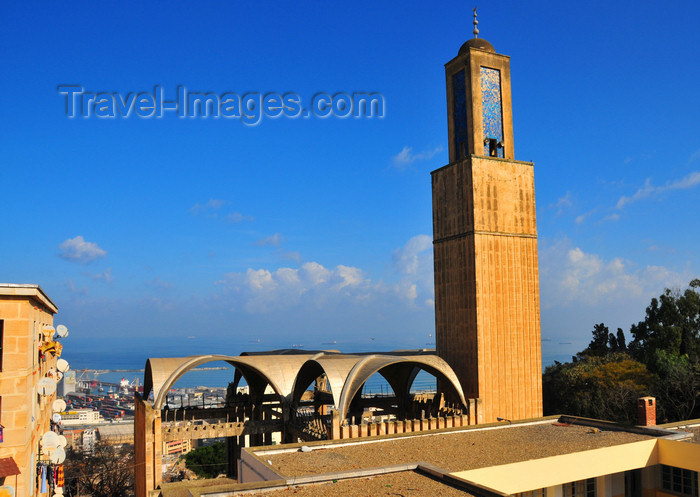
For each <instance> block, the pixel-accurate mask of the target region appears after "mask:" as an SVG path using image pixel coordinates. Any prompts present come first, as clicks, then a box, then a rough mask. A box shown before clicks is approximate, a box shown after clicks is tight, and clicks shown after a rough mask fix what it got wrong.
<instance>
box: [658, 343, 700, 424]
mask: <svg viewBox="0 0 700 497" xmlns="http://www.w3.org/2000/svg"><path fill="white" fill-rule="evenodd" d="M652 368H653V370H654V372H655V373H656V381H655V386H654V395H655V396H656V400H657V403H656V405H657V410H658V412H657V417H658V418H659V419H661V420H664V421H666V420H668V421H681V420H684V419H690V418H691V417H692V415H693V412H694V411H695V408H696V406H697V401H698V397H700V366H698V364H697V362H692V361H691V360H690V359H689V358H688V356H687V355H684V356H679V355H675V354H672V353H670V352H667V351H665V350H657V351H656V353H655V354H654V364H653V366H652Z"/></svg>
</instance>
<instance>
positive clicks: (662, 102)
mask: <svg viewBox="0 0 700 497" xmlns="http://www.w3.org/2000/svg"><path fill="white" fill-rule="evenodd" d="M561 5H562V4H560V3H555V2H498V3H496V2H489V3H480V5H479V20H480V25H479V28H480V30H481V36H482V37H483V38H486V39H487V40H489V41H490V42H491V43H492V44H493V45H494V46H495V47H496V50H497V51H498V52H500V53H503V54H506V55H509V56H511V73H512V88H513V95H512V96H513V109H514V110H513V113H514V129H515V131H514V132H515V156H516V158H517V159H520V160H532V161H534V162H535V179H536V196H537V208H538V211H537V215H538V231H539V247H540V272H541V282H540V286H541V308H542V334H543V337H544V338H545V341H543V355H544V358H545V361H548V360H551V359H552V358H562V357H563V358H566V356H567V355H570V354H573V353H575V352H576V351H578V350H580V349H581V348H583V347H584V346H585V345H586V344H587V342H588V341H589V339H590V330H591V329H592V327H593V324H595V323H597V322H601V321H604V322H605V323H606V324H608V326H610V327H611V328H617V327H618V326H619V327H622V328H624V329H625V330H628V329H629V325H630V324H632V323H633V322H636V321H639V320H640V319H642V318H643V316H644V308H645V307H646V305H647V304H648V302H649V300H650V298H651V297H652V296H656V295H658V294H660V293H661V292H662V291H663V289H664V288H665V287H667V286H674V287H682V286H684V285H685V284H687V283H688V282H689V281H690V279H692V278H693V277H697V276H699V275H700V259H699V257H698V251H697V242H698V232H699V230H698V228H699V227H700V225H699V221H698V215H697V213H698V201H697V198H698V197H697V195H698V191H699V189H700V134H699V133H698V131H699V128H700V126H699V125H698V118H697V116H698V115H700V96H699V94H698V83H697V82H698V79H699V76H700V65H699V64H698V63H697V60H698V55H699V54H698V46H700V34H699V33H700V32H699V31H698V30H697V26H696V20H697V19H698V17H700V4H698V3H697V2H690V1H687V2H668V3H666V4H664V5H663V7H661V6H660V5H659V4H658V2H650V1H641V2H640V1H637V2H631V1H624V2H605V3H603V2H586V3H580V2H579V3H569V4H567V5H566V9H564V8H562V6H561ZM471 7H472V6H471V5H467V4H465V3H464V2H457V1H446V2H441V3H440V4H439V5H437V4H428V3H418V2H408V3H406V2H400V3H399V2H379V3H377V2H352V3H346V4H335V3H334V4H328V3H313V2H309V3H301V4H300V3H298V2H255V3H253V2H251V3H248V4H245V3H241V2H235V1H233V0H226V1H221V0H212V1H207V2H202V3H197V4H195V3H183V2H174V3H168V4H165V3H160V2H158V3H156V2H119V3H117V2H103V3H100V4H95V3H94V2H74V3H71V4H70V6H69V7H68V6H66V5H62V4H57V3H54V2H46V3H43V4H41V6H39V5H38V4H31V3H30V4H27V3H22V2H5V3H3V5H2V6H1V7H0V19H1V20H0V23H2V29H1V30H0V42H1V43H2V46H3V62H4V71H3V73H4V74H3V78H0V106H1V108H2V109H3V112H2V115H3V118H2V119H1V120H0V133H1V135H2V140H0V161H1V163H2V168H0V184H2V185H3V187H4V188H3V191H2V195H0V207H1V208H2V213H3V214H2V216H1V217H0V229H1V233H2V236H1V237H0V280H2V281H6V282H13V283H38V284H40V285H41V286H42V287H43V288H44V290H45V291H46V292H47V293H48V294H49V295H50V296H51V298H52V299H53V300H54V301H55V302H56V303H57V304H58V306H59V308H60V310H59V315H58V316H57V320H56V321H57V322H58V323H65V324H67V325H68V326H69V329H70V330H71V335H70V337H69V343H67V345H66V346H67V347H68V349H67V351H68V350H69V349H71V348H72V349H73V350H74V351H76V352H78V351H82V352H86V351H88V352H91V351H95V353H96V354H105V355H106V357H107V356H108V355H109V353H110V352H120V353H127V354H132V355H133V356H134V357H140V356H143V358H145V357H147V356H148V355H151V356H159V355H169V354H178V355H179V354H189V353H201V352H212V351H226V352H228V353H234V354H235V353H238V352H240V351H241V350H244V349H262V348H272V347H283V346H291V345H294V344H297V345H303V346H305V347H309V348H315V347H320V346H328V345H324V343H328V342H333V341H335V342H337V343H336V344H334V346H336V347H338V348H341V349H343V350H355V349H360V348H363V349H372V348H378V349H382V348H390V347H395V346H403V347H423V346H426V344H428V343H430V342H432V341H433V338H432V336H431V334H432V333H433V330H434V311H433V306H432V299H433V297H434V295H433V289H432V249H431V237H432V217H431V192H430V174H429V173H430V171H432V170H434V169H437V168H439V167H441V166H443V165H445V164H446V163H447V129H446V128H447V124H446V109H445V90H444V88H445V86H444V69H443V65H444V63H446V62H447V61H449V60H450V59H451V58H453V57H454V56H455V55H456V54H457V51H458V49H459V47H460V46H461V44H462V43H463V42H464V41H466V40H467V39H468V38H470V37H471V31H472V25H471ZM60 85H79V86H81V87H83V88H84V89H85V90H86V91H89V92H95V93H98V92H109V93H117V94H119V95H122V96H127V95H128V94H129V93H130V92H135V93H139V92H150V93H153V91H154V86H156V85H158V86H160V87H162V88H163V91H164V92H165V94H166V95H167V97H168V98H173V96H174V95H175V93H176V91H177V87H178V86H185V87H186V88H187V89H188V90H189V91H195V92H213V93H215V94H217V95H221V94H224V93H227V92H233V93H237V94H240V95H242V94H244V93H248V92H257V93H261V94H262V93H267V92H276V93H279V94H283V93H287V92H295V93H296V94H298V95H300V97H301V98H302V99H303V100H304V102H305V103H308V100H310V99H311V97H312V96H313V95H314V94H316V93H318V92H326V93H329V94H335V93H337V92H345V93H353V92H378V93H380V94H381V95H382V96H383V98H384V102H385V115H384V117H383V118H381V119H379V118H372V119H367V118H365V119H354V118H346V119H342V118H337V117H329V118H326V119H322V118H313V117H312V118H301V117H300V118H288V117H280V118H277V119H272V118H263V119H262V120H261V122H260V123H259V124H258V125H256V126H251V125H246V124H243V123H242V122H241V121H240V120H236V119H222V118H220V119H213V118H207V119H204V118H196V119H188V118H185V119H180V118H178V117H177V116H176V115H174V114H166V115H165V116H164V117H163V118H161V119H156V118H148V119H144V118H139V117H137V116H135V115H133V114H132V115H131V116H130V117H128V118H114V119H101V118H97V117H94V116H93V117H90V118H82V117H77V118H74V119H69V118H67V117H66V97H65V96H64V95H61V94H60V93H59V92H58V91H57V87H58V86H60ZM125 98H126V97H125Z"/></svg>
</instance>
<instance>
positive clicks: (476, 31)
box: [472, 5, 479, 38]
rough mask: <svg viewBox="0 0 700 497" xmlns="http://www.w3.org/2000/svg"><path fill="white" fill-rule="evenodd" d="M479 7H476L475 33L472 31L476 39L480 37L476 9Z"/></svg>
mask: <svg viewBox="0 0 700 497" xmlns="http://www.w3.org/2000/svg"><path fill="white" fill-rule="evenodd" d="M477 7H478V5H477V6H476V7H474V31H472V32H473V33H474V38H478V37H479V28H478V27H477V26H478V25H479V21H477V20H476V8H477Z"/></svg>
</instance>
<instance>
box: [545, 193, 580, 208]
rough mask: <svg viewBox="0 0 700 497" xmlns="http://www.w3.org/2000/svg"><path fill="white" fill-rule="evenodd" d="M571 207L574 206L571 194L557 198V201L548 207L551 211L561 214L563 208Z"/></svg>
mask: <svg viewBox="0 0 700 497" xmlns="http://www.w3.org/2000/svg"><path fill="white" fill-rule="evenodd" d="M572 205H574V202H573V199H572V195H571V192H566V195H564V196H563V197H559V198H558V199H557V201H556V202H555V203H553V204H551V205H550V206H549V207H550V208H552V209H557V211H558V212H561V211H562V210H563V209H564V208H565V207H571V206H572Z"/></svg>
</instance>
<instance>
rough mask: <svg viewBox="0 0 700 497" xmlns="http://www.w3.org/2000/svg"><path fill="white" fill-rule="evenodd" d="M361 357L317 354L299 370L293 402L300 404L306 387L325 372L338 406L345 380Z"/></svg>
mask: <svg viewBox="0 0 700 497" xmlns="http://www.w3.org/2000/svg"><path fill="white" fill-rule="evenodd" d="M361 359H362V357H361V356H356V355H342V354H341V355H323V354H317V355H316V356H314V358H312V359H309V360H308V361H307V362H306V363H304V365H303V366H302V367H301V369H300V370H299V374H298V375H297V378H296V381H295V383H294V393H293V395H292V402H293V403H294V404H298V403H299V400H300V399H301V396H302V395H303V394H304V391H305V390H306V387H308V386H309V385H310V384H311V382H312V381H314V379H316V378H318V377H319V376H321V374H323V373H325V374H326V378H327V380H328V385H329V386H330V388H331V394H332V395H333V402H334V403H335V405H336V406H338V405H340V395H341V392H342V391H343V385H345V380H346V378H347V377H348V374H349V373H350V371H351V370H352V368H353V367H355V364H357V362H358V361H360V360H361Z"/></svg>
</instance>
